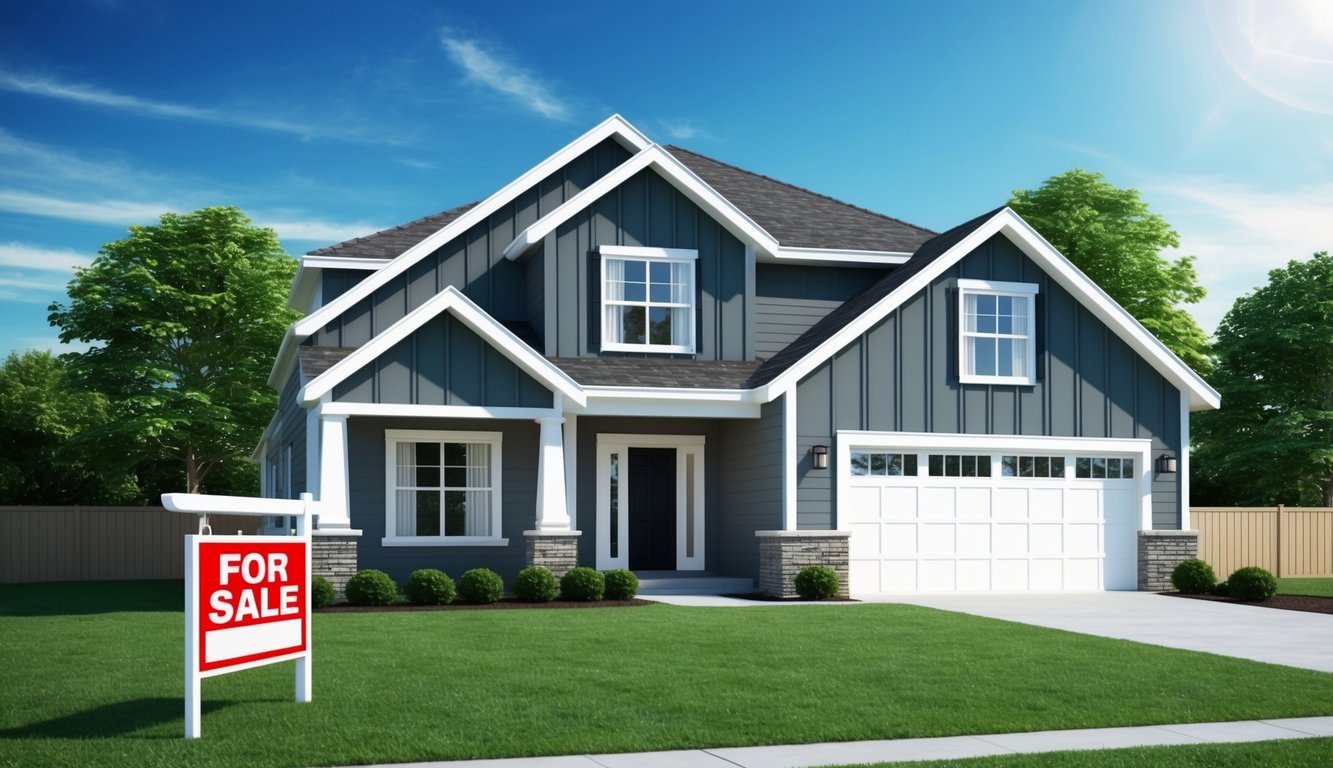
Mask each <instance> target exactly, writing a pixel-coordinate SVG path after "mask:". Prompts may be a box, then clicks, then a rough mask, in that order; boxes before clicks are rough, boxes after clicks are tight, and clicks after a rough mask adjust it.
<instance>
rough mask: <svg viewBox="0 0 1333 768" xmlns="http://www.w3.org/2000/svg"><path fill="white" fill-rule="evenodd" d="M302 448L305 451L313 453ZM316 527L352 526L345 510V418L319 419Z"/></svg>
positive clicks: (328, 417)
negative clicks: (317, 521)
mask: <svg viewBox="0 0 1333 768" xmlns="http://www.w3.org/2000/svg"><path fill="white" fill-rule="evenodd" d="M314 449H315V448H314V447H313V446H306V450H308V451H309V450H314ZM319 501H320V510H319V527H320V529H323V530H327V529H330V528H341V529H348V528H351V527H352V520H351V516H350V515H349V514H348V511H347V417H346V416H325V415H323V414H320V417H319Z"/></svg>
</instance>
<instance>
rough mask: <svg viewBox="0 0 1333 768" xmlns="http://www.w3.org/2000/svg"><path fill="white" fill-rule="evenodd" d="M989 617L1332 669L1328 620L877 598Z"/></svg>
mask: <svg viewBox="0 0 1333 768" xmlns="http://www.w3.org/2000/svg"><path fill="white" fill-rule="evenodd" d="M863 599H866V601H867V602H885V603H909V604H911V605H923V606H927V607H929V608H939V609H940V610H945V611H957V612H959V613H970V614H973V615H976V616H986V617H989V618H992V619H1003V620H1005V621H1017V622H1019V623H1022V624H1035V625H1037V626H1040V627H1053V628H1055V629H1065V630H1069V631H1070V632H1082V633H1084V634H1088V635H1101V636H1102V637H1114V638H1120V639H1123V640H1135V641H1137V642H1140V643H1152V644H1153V645H1164V646H1167V647H1170V648H1184V649H1186V650H1190V651H1204V652H1207V653H1216V654H1221V655H1223V656H1236V657H1238V658H1242V659H1253V660H1254V661H1264V662H1268V663H1271V664H1284V665H1286V666H1289V667H1303V668H1305V669H1314V670H1318V671H1320V672H1333V616H1330V615H1328V614H1322V613H1303V612H1300V611H1279V610H1275V609H1273V608H1258V607H1254V606H1249V605H1236V604H1234V603H1215V602H1209V601H1206V600H1189V599H1185V598H1179V597H1168V596H1164V595H1158V594H1154V593H1151V592H1087V593H1066V594H1010V595H1002V594H950V595H884V596H879V597H872V598H868V599H867V598H863Z"/></svg>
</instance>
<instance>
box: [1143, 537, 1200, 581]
mask: <svg viewBox="0 0 1333 768" xmlns="http://www.w3.org/2000/svg"><path fill="white" fill-rule="evenodd" d="M1198 556H1199V532H1198V531H1139V591H1140V592H1165V591H1167V590H1170V589H1173V587H1172V586H1171V572H1172V571H1174V570H1175V569H1176V566H1177V565H1180V563H1181V561H1183V560H1189V559H1192V558H1196V557H1198Z"/></svg>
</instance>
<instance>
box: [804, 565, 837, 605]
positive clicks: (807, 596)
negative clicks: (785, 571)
mask: <svg viewBox="0 0 1333 768" xmlns="http://www.w3.org/2000/svg"><path fill="white" fill-rule="evenodd" d="M796 594H798V595H800V596H801V599H802V600H824V599H826V598H830V597H833V596H834V595H836V594H838V574H836V573H834V572H833V569H832V568H829V567H828V566H826V565H807V566H806V567H804V568H802V569H801V570H800V571H799V572H797V574H796Z"/></svg>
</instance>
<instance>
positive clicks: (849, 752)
mask: <svg viewBox="0 0 1333 768" xmlns="http://www.w3.org/2000/svg"><path fill="white" fill-rule="evenodd" d="M1315 736H1333V717H1301V718H1290V719H1283V720H1245V721H1241V722H1233V723H1193V724H1188V725H1149V726H1138V727H1134V728H1089V729H1086V730H1077V731H1041V732H1037V733H1005V734H997V735H991V736H949V737H945V738H939V739H897V740H892V741H840V742H829V743H825V744H799V745H794V746H783V747H728V748H721V749H689V750H679V751H675V752H629V753H622V754H613V755H563V756H560V757H521V758H508V759H503V760H461V761H454V762H437V763H400V764H398V765H397V766H392V767H390V766H384V767H382V768H408V766H411V768H805V767H806V766H821V765H835V764H844V763H845V764H856V763H880V762H891V763H896V762H906V761H909V760H957V759H960V758H966V757H986V756H989V755H1013V754H1024V753H1034V752H1057V751H1061V750H1074V749H1113V748H1116V747H1151V746H1165V745H1170V744H1205V743H1224V742H1243V741H1272V740H1277V739H1306V738H1311V737H1315Z"/></svg>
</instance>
